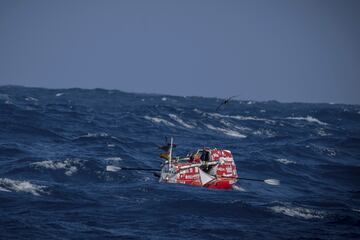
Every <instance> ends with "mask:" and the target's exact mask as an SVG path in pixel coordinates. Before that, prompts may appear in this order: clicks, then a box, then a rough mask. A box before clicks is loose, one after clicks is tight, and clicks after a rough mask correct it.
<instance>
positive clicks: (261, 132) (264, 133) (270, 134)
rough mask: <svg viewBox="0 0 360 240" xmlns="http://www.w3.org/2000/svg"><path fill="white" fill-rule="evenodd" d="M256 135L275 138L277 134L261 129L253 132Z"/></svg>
mask: <svg viewBox="0 0 360 240" xmlns="http://www.w3.org/2000/svg"><path fill="white" fill-rule="evenodd" d="M253 134H254V135H258V136H265V137H275V135H276V134H275V132H273V131H271V130H269V129H259V130H256V131H254V132H253Z"/></svg>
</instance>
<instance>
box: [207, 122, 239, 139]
mask: <svg viewBox="0 0 360 240" xmlns="http://www.w3.org/2000/svg"><path fill="white" fill-rule="evenodd" d="M205 126H206V127H207V128H209V129H211V130H214V131H218V132H221V133H223V134H225V135H228V136H231V137H237V138H246V135H243V134H241V133H239V132H237V131H234V130H230V129H225V128H219V127H214V126H213V125H210V124H205Z"/></svg>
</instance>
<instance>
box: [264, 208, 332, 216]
mask: <svg viewBox="0 0 360 240" xmlns="http://www.w3.org/2000/svg"><path fill="white" fill-rule="evenodd" d="M270 209H271V210H272V211H273V212H275V213H281V214H284V215H286V216H289V217H298V218H304V219H322V218H324V216H325V214H324V213H323V212H320V211H316V210H313V209H308V208H304V207H291V206H273V207H270Z"/></svg>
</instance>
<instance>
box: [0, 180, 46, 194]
mask: <svg viewBox="0 0 360 240" xmlns="http://www.w3.org/2000/svg"><path fill="white" fill-rule="evenodd" d="M44 188H45V186H40V185H36V184H33V183H30V182H28V181H17V180H11V179H8V178H0V190H1V191H5V192H11V191H15V192H25V193H31V194H33V195H35V196H39V195H40V194H41V193H45V191H44Z"/></svg>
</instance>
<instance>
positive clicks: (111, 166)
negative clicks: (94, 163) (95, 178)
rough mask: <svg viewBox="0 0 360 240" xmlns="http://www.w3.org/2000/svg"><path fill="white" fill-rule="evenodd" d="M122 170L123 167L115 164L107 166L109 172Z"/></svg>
mask: <svg viewBox="0 0 360 240" xmlns="http://www.w3.org/2000/svg"><path fill="white" fill-rule="evenodd" d="M120 170H121V167H117V166H114V165H107V166H106V171H108V172H117V171H120Z"/></svg>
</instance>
